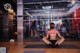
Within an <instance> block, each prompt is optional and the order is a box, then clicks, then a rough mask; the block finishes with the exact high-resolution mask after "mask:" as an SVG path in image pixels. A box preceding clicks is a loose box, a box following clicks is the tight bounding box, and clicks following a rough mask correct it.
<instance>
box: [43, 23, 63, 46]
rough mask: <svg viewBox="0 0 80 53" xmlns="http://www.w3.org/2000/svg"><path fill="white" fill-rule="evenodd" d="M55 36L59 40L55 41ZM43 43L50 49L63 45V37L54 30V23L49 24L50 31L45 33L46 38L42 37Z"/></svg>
mask: <svg viewBox="0 0 80 53" xmlns="http://www.w3.org/2000/svg"><path fill="white" fill-rule="evenodd" d="M57 36H58V37H59V38H60V39H57ZM42 40H43V42H45V43H46V44H47V45H49V46H51V47H56V46H59V45H60V44H62V43H63V41H64V37H62V36H61V35H60V33H59V32H58V31H57V30H56V29H55V28H54V23H50V30H49V31H48V32H47V36H46V37H43V39H42Z"/></svg>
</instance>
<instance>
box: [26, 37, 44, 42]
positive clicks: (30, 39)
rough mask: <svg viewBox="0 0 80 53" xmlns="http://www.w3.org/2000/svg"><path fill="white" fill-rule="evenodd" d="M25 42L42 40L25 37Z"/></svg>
mask: <svg viewBox="0 0 80 53" xmlns="http://www.w3.org/2000/svg"><path fill="white" fill-rule="evenodd" d="M25 41H26V42H42V39H41V38H27V39H25Z"/></svg>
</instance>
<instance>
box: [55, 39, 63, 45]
mask: <svg viewBox="0 0 80 53" xmlns="http://www.w3.org/2000/svg"><path fill="white" fill-rule="evenodd" d="M63 41H64V38H62V39H60V40H58V41H57V42H56V43H55V44H58V45H60V44H61V43H63Z"/></svg>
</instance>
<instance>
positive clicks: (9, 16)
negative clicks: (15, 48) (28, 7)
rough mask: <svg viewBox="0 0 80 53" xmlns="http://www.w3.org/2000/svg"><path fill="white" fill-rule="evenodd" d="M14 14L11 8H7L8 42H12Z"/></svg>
mask: <svg viewBox="0 0 80 53" xmlns="http://www.w3.org/2000/svg"><path fill="white" fill-rule="evenodd" d="M15 16H16V14H15V12H14V10H13V9H11V8H9V9H8V26H9V39H10V42H14V30H13V26H14V17H15Z"/></svg>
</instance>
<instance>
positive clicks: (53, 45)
mask: <svg viewBox="0 0 80 53" xmlns="http://www.w3.org/2000/svg"><path fill="white" fill-rule="evenodd" d="M49 41H50V42H51V43H52V44H49V46H51V47H57V46H58V44H56V45H55V43H56V42H57V40H49Z"/></svg>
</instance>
